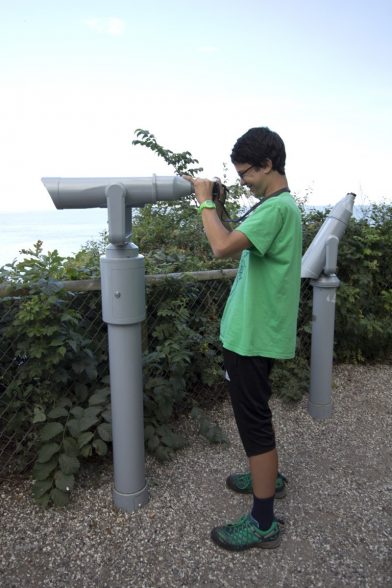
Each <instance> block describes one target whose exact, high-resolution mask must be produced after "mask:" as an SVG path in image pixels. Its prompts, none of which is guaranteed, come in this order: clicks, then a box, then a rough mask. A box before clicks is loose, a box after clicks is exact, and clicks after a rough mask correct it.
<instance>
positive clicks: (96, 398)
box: [88, 388, 110, 406]
mask: <svg viewBox="0 0 392 588" xmlns="http://www.w3.org/2000/svg"><path fill="white" fill-rule="evenodd" d="M109 395H110V390H109V388H102V390H98V392H95V394H93V395H92V396H90V398H89V399H88V403H89V404H90V405H91V406H94V405H95V404H103V403H105V402H106V400H107V399H108V397H109Z"/></svg>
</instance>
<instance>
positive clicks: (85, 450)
mask: <svg viewBox="0 0 392 588" xmlns="http://www.w3.org/2000/svg"><path fill="white" fill-rule="evenodd" d="M92 454H93V448H92V447H91V445H85V446H84V447H82V449H81V450H80V455H81V456H82V457H90V456H91V455H92Z"/></svg>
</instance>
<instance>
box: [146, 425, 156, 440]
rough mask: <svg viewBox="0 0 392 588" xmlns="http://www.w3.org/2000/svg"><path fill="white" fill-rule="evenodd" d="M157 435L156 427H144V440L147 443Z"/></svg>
mask: <svg viewBox="0 0 392 588" xmlns="http://www.w3.org/2000/svg"><path fill="white" fill-rule="evenodd" d="M154 433H155V427H153V426H152V425H147V426H146V427H144V440H145V441H147V440H148V439H150V438H151V437H152V436H153V435H154Z"/></svg>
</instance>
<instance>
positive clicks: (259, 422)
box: [223, 349, 275, 457]
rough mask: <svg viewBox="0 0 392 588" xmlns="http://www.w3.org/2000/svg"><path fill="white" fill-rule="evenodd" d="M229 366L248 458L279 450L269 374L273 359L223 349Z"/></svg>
mask: <svg viewBox="0 0 392 588" xmlns="http://www.w3.org/2000/svg"><path fill="white" fill-rule="evenodd" d="M223 358H224V364H225V369H226V371H227V374H228V376H229V378H230V381H229V382H228V384H229V391H230V396H231V403H232V406H233V411H234V416H235V420H236V423H237V427H238V432H239V434H240V437H241V441H242V444H243V446H244V449H245V453H246V455H247V456H248V457H252V456H254V455H259V454H261V453H267V451H272V449H275V433H274V429H273V426H272V414H271V410H270V408H269V406H268V401H269V399H270V396H271V384H270V381H269V374H270V372H271V369H272V365H273V361H274V360H273V359H271V358H269V357H260V356H254V357H253V356H252V357H248V356H242V355H238V353H234V352H233V351H229V350H228V349H223Z"/></svg>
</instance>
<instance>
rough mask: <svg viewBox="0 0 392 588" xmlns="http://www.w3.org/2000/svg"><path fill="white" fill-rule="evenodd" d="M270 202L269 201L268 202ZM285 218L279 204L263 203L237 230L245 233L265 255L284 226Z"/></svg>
mask: <svg viewBox="0 0 392 588" xmlns="http://www.w3.org/2000/svg"><path fill="white" fill-rule="evenodd" d="M268 204H269V203H268ZM282 224H283V219H282V215H281V211H280V207H279V206H276V205H275V206H274V205H267V203H266V204H264V205H261V206H260V208H259V209H256V210H255V212H254V213H253V214H252V215H251V216H250V217H248V218H247V219H246V220H245V221H244V222H243V223H242V224H241V225H240V226H239V227H237V228H236V229H235V230H236V231H240V232H241V233H244V235H245V236H246V237H247V238H248V239H249V241H250V242H251V243H252V245H253V247H254V248H255V249H257V251H258V252H259V253H260V254H261V255H265V254H266V253H267V251H268V249H269V248H270V247H271V245H272V243H273V241H274V239H275V238H276V236H277V235H278V233H279V231H280V230H281V228H282Z"/></svg>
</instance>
